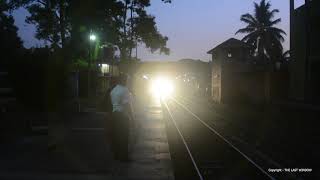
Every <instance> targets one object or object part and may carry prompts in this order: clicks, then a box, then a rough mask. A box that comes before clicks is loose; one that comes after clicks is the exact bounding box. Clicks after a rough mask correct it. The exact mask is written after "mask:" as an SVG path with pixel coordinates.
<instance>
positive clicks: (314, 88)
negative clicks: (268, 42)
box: [290, 0, 320, 103]
mask: <svg viewBox="0 0 320 180" xmlns="http://www.w3.org/2000/svg"><path fill="white" fill-rule="evenodd" d="M308 2H309V4H308V5H307V6H306V5H302V6H300V7H299V8H297V9H295V10H293V6H292V7H291V8H292V9H291V18H292V21H291V22H292V25H291V52H292V54H291V56H292V61H291V63H290V98H292V99H294V100H301V101H308V102H314V103H315V102H319V101H320V47H319V45H318V43H319V42H320V34H319V32H320V20H319V19H320V1H317V0H313V1H308ZM307 7H308V8H307Z"/></svg>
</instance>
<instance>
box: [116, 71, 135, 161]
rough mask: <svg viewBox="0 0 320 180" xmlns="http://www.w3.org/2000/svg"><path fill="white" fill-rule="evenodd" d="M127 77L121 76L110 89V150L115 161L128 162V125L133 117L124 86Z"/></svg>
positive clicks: (129, 96)
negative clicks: (111, 149)
mask: <svg viewBox="0 0 320 180" xmlns="http://www.w3.org/2000/svg"><path fill="white" fill-rule="evenodd" d="M126 84H127V76H126V75H124V74H121V75H120V76H119V77H118V80H117V85H116V86H115V87H114V88H113V89H112V91H111V93H110V96H111V102H112V115H111V118H112V148H113V152H114V156H115V159H116V160H120V161H129V155H128V144H129V129H130V128H129V124H130V122H129V121H130V118H131V117H133V116H132V115H133V111H132V105H131V103H132V99H131V93H130V91H129V89H128V88H127V86H126Z"/></svg>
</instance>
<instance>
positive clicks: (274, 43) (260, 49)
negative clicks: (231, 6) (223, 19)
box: [236, 0, 286, 60]
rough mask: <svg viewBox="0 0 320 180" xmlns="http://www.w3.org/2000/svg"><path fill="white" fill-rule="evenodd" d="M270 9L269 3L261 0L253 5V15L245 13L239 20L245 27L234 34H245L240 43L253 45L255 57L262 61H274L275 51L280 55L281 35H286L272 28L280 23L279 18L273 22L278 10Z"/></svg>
mask: <svg viewBox="0 0 320 180" xmlns="http://www.w3.org/2000/svg"><path fill="white" fill-rule="evenodd" d="M270 8H271V4H270V2H266V1H265V0H261V2H260V4H258V3H254V14H253V15H252V14H249V13H246V14H243V15H242V16H241V18H240V20H241V21H243V22H245V23H246V24H247V26H246V27H245V28H242V29H239V30H238V31H237V32H236V34H238V33H244V34H246V35H245V37H244V38H243V39H242V41H244V42H247V43H249V44H251V45H253V47H254V48H255V49H254V50H255V53H256V55H257V56H258V57H259V58H260V59H262V60H266V59H269V60H272V59H274V58H273V57H272V54H274V52H275V51H277V52H281V53H282V50H283V47H282V42H283V41H284V38H283V35H286V33H285V32H284V31H283V30H282V29H279V28H277V27H274V26H275V25H276V24H278V23H279V22H281V18H278V19H275V20H274V16H275V14H276V13H278V12H279V10H278V9H273V10H270Z"/></svg>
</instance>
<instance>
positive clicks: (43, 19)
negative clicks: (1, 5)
mask: <svg viewBox="0 0 320 180" xmlns="http://www.w3.org/2000/svg"><path fill="white" fill-rule="evenodd" d="M9 4H10V7H11V8H12V9H16V8H19V7H25V8H26V9H27V10H28V12H29V13H30V16H28V17H27V19H26V22H27V23H29V24H34V25H35V26H36V38H37V39H41V40H45V41H48V42H49V44H50V45H51V47H52V48H53V49H54V50H57V49H60V48H63V47H65V43H66V36H67V34H68V33H69V30H70V25H69V23H68V16H66V13H67V9H68V6H69V0H11V1H9Z"/></svg>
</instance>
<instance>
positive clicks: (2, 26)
mask: <svg viewBox="0 0 320 180" xmlns="http://www.w3.org/2000/svg"><path fill="white" fill-rule="evenodd" d="M8 11H9V6H8V4H7V3H5V1H0V53H1V60H0V63H1V64H3V65H4V64H8V63H9V62H10V61H13V59H16V58H17V55H18V54H19V53H17V52H18V51H20V50H22V48H23V46H22V41H21V39H20V38H19V37H18V34H17V31H18V28H17V27H16V26H15V25H14V19H13V17H12V16H11V15H8Z"/></svg>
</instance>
